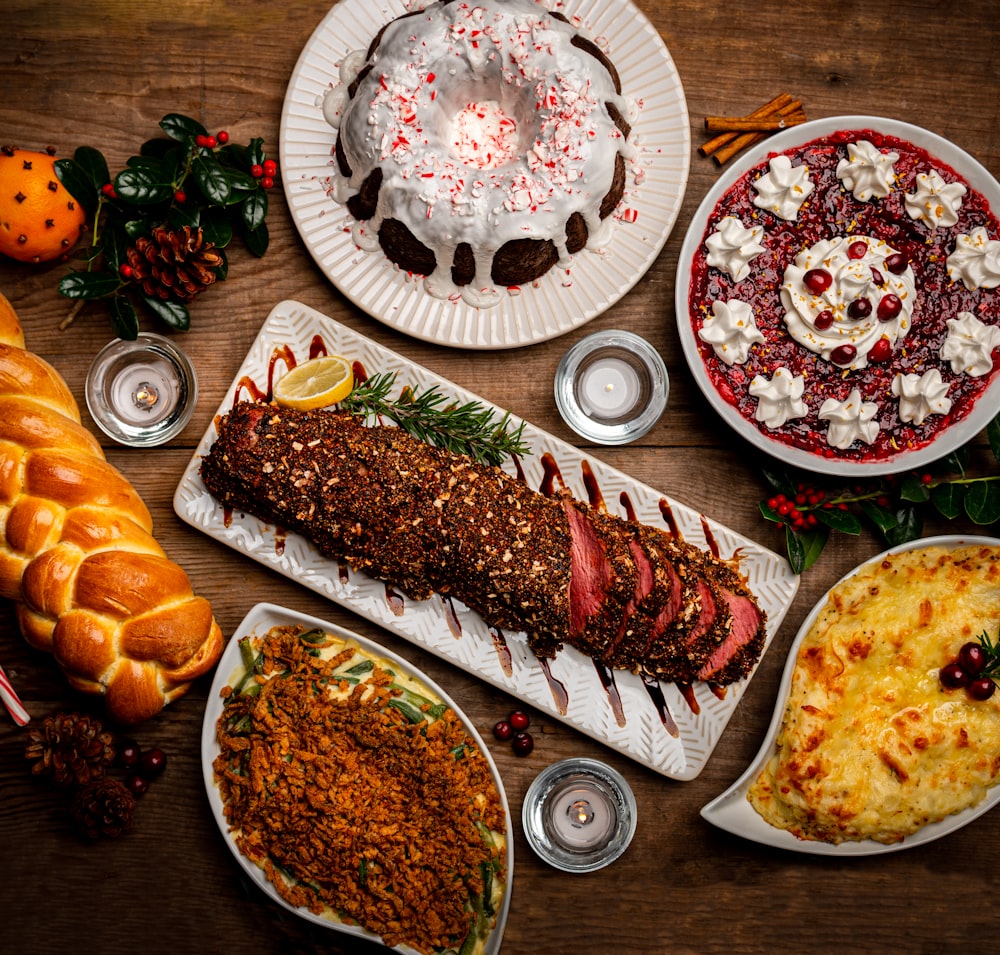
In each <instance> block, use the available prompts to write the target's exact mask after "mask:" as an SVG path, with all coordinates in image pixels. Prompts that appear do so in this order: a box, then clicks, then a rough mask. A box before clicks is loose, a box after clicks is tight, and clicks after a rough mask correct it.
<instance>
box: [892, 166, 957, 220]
mask: <svg viewBox="0 0 1000 955" xmlns="http://www.w3.org/2000/svg"><path fill="white" fill-rule="evenodd" d="M967 192H968V189H966V188H965V186H963V185H962V183H960V182H945V181H944V180H943V179H942V178H941V175H940V174H939V173H938V171H937V170H936V169H932V170H931V171H930V172H922V173H918V175H917V184H916V188H915V189H914V190H913V192H908V193H907V194H906V212H907V214H908V215H909V216H910V218H911V219H916V220H918V221H919V220H923V221H924V222H926V223H927V224H928V225H929V226H930V227H931V228H932V229H936V228H937V227H938V226H944V227H945V228H946V229H950V228H951V227H952V226H953V225H954V224H955V223H956V222H958V212H959V210H960V209H961V208H962V198H963V197H964V196H965V194H966V193H967Z"/></svg>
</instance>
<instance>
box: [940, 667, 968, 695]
mask: <svg viewBox="0 0 1000 955" xmlns="http://www.w3.org/2000/svg"><path fill="white" fill-rule="evenodd" d="M938 676H939V678H940V680H941V685H942V686H943V687H945V688H946V689H949V690H958V689H961V688H962V687H963V686H968V685H969V674H968V673H966V672H965V670H963V669H962V668H961V667H960V666H959V665H958V664H957V663H948V664H945V665H944V666H943V667H941V672H940V673H939V674H938Z"/></svg>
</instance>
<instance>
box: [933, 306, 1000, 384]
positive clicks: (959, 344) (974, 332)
mask: <svg viewBox="0 0 1000 955" xmlns="http://www.w3.org/2000/svg"><path fill="white" fill-rule="evenodd" d="M998 347H1000V327H998V326H996V325H987V324H985V323H984V322H981V321H980V320H979V319H978V318H976V316H975V315H973V314H972V312H959V313H958V318H949V319H948V337H947V338H946V339H945V340H944V344H943V345H942V346H941V359H942V360H943V361H947V362H951V370H952V371H953V372H955V374H956V375H959V374H965V375H971V376H972V377H973V378H981V377H982V376H983V375H986V374H989V372H990V370H991V369H992V368H993V352H994V350H995V349H996V348H998Z"/></svg>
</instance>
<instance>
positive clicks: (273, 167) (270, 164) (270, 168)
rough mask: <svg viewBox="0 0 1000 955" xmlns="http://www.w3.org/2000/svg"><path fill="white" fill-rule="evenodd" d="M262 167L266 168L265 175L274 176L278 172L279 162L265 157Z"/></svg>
mask: <svg viewBox="0 0 1000 955" xmlns="http://www.w3.org/2000/svg"><path fill="white" fill-rule="evenodd" d="M261 168H262V169H263V170H264V175H265V176H271V177H272V178H273V177H274V176H276V175H277V174H278V164H277V163H276V162H275V161H274V160H273V159H265V160H264V161H263V162H262V163H261Z"/></svg>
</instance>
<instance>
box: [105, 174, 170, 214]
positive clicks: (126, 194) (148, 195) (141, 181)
mask: <svg viewBox="0 0 1000 955" xmlns="http://www.w3.org/2000/svg"><path fill="white" fill-rule="evenodd" d="M156 165H157V168H156V169H153V168H150V167H147V166H141V167H134V166H133V167H129V168H128V169H123V170H122V171H121V172H120V173H118V175H117V176H116V177H115V192H117V193H118V195H119V196H121V198H122V199H124V200H126V201H127V202H131V203H134V204H135V205H137V206H148V205H154V204H155V203H157V202H164V201H166V200H169V199H170V198H171V197H172V196H173V194H174V189H173V185H172V183H170V182H169V181H168V182H164V181H163V176H162V171H161V170H160V168H159V163H157V164H156Z"/></svg>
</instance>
